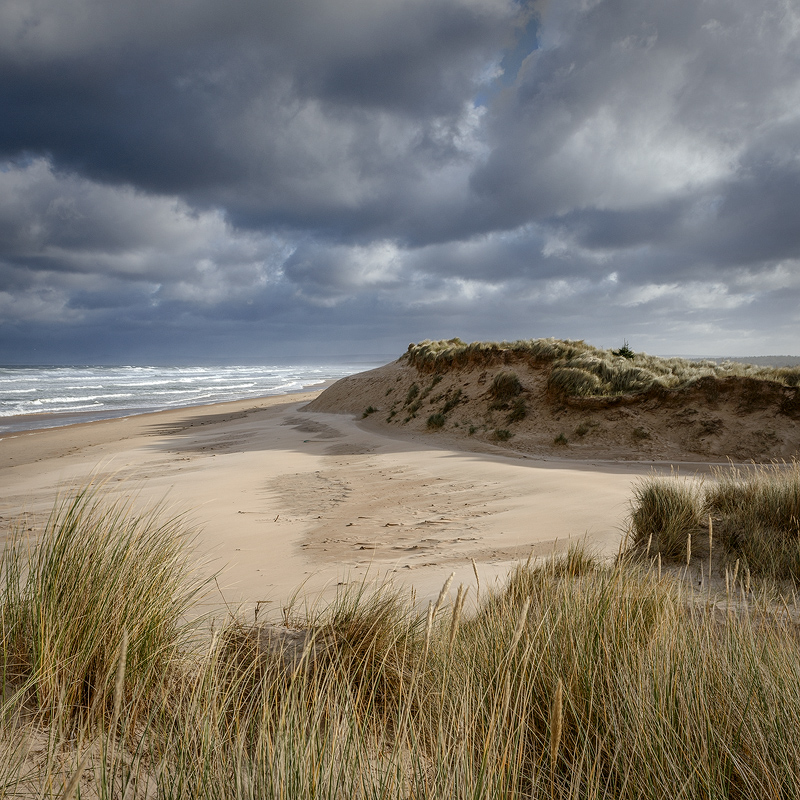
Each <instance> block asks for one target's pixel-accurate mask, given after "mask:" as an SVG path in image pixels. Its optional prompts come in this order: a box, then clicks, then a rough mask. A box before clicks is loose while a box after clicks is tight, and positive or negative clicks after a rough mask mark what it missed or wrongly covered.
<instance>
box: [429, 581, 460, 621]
mask: <svg viewBox="0 0 800 800" xmlns="http://www.w3.org/2000/svg"><path fill="white" fill-rule="evenodd" d="M455 576H456V574H455V572H451V573H450V577H449V578H448V579H447V580H446V581H445V582H444V585H443V586H442V590H441V591H440V592H439V597H437V598H436V605H435V606H434V607H433V616H434V617H435V616H436V615H437V614H438V613H439V609H441V607H442V606H443V605H444V601H445V599H446V598H447V593H448V592H449V591H450V584H451V583H452V582H453V578H455Z"/></svg>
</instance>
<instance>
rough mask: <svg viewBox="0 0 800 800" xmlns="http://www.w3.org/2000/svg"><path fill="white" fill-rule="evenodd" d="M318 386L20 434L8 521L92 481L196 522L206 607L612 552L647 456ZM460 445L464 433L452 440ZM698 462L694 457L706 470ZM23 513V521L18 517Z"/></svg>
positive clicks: (271, 604) (34, 522) (426, 582)
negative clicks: (560, 450) (537, 445)
mask: <svg viewBox="0 0 800 800" xmlns="http://www.w3.org/2000/svg"><path fill="white" fill-rule="evenodd" d="M318 394H319V392H309V393H305V394H299V395H298V394H293V395H287V396H278V397H268V398H263V399H261V400H258V401H253V400H242V401H234V402H228V403H220V404H217V405H214V406H203V407H196V408H183V409H175V410H170V411H163V412H158V413H153V414H144V415H139V416H131V417H127V418H124V419H114V420H104V421H95V422H89V423H85V424H79V425H73V426H69V427H62V428H57V429H50V430H37V431H31V432H28V433H16V434H11V435H7V436H5V437H4V438H3V439H2V440H0V464H1V465H0V483H1V484H2V486H3V493H2V498H1V499H0V526H1V527H0V535H2V536H3V537H4V538H7V537H8V536H9V535H10V533H11V531H12V529H13V528H14V527H15V526H17V527H19V526H21V527H23V528H24V532H26V533H28V534H29V535H31V536H34V535H35V534H36V533H37V531H39V530H41V529H42V527H43V525H44V523H45V522H46V519H47V515H48V513H49V512H50V510H51V509H52V507H53V504H54V502H55V499H56V497H57V496H64V495H66V494H68V493H69V492H70V491H71V490H74V489H75V488H76V487H80V486H83V485H86V484H87V483H88V482H90V481H94V482H96V483H102V484H103V487H102V491H103V492H104V493H108V494H109V495H110V496H111V495H118V494H122V495H125V496H131V495H135V497H136V500H135V502H136V503H137V504H140V505H146V504H152V503H156V502H161V503H163V505H164V511H163V512H162V513H165V514H186V515H188V518H189V519H190V520H191V521H192V523H193V525H194V526H195V527H196V530H197V538H196V542H195V553H196V558H197V561H198V568H199V569H201V570H204V571H206V572H207V573H208V574H212V573H215V574H216V583H215V585H214V587H213V589H212V590H210V593H209V596H208V597H207V598H206V602H205V604H204V607H205V608H206V609H207V610H210V611H211V612H212V613H216V612H217V611H218V610H222V609H225V608H226V607H227V608H230V609H232V610H239V611H241V612H242V613H244V614H249V613H250V612H251V609H252V608H254V607H255V606H256V605H258V607H259V608H260V609H262V610H263V611H264V612H267V613H272V612H274V613H276V614H279V613H280V609H281V608H282V607H283V605H284V604H286V603H287V601H288V599H289V598H290V597H291V596H292V595H293V594H294V593H295V592H299V593H300V596H302V597H304V598H318V597H321V596H324V595H325V594H329V593H330V592H331V591H333V590H334V589H335V587H336V586H337V585H338V584H340V583H341V582H345V581H360V580H363V579H365V578H366V579H367V580H373V579H374V580H383V579H385V578H390V579H392V580H395V581H399V582H401V583H403V584H406V585H407V584H410V585H413V586H414V587H415V589H416V590H417V593H418V596H419V597H420V598H421V599H424V598H425V597H428V596H435V594H436V593H437V592H438V590H439V587H440V586H441V585H442V582H443V580H444V579H445V578H446V577H447V576H448V575H449V574H450V573H451V572H455V573H456V578H455V580H456V585H457V584H458V583H459V582H463V583H465V584H474V583H475V576H474V573H473V567H472V559H474V560H475V562H476V564H477V565H478V574H479V576H480V579H481V581H482V582H483V584H484V586H488V585H489V584H491V583H492V582H494V581H495V580H496V579H498V578H502V577H503V576H505V575H506V574H507V572H508V569H509V568H510V567H511V565H512V564H513V563H514V562H515V561H517V560H520V559H521V560H525V559H527V558H528V556H529V555H531V554H533V556H534V557H537V556H549V555H551V554H552V553H553V552H561V551H563V550H565V549H566V548H567V547H568V546H569V544H570V543H574V542H577V541H579V540H585V542H586V544H587V545H588V547H589V548H590V549H592V550H595V551H597V552H599V553H601V554H603V555H613V554H614V553H616V552H617V550H618V548H619V545H620V537H621V536H622V535H623V532H624V529H625V519H626V514H627V512H628V501H629V498H630V492H631V484H632V483H633V482H634V481H635V480H636V479H637V478H638V477H639V476H641V475H645V474H648V473H650V472H651V471H652V470H653V469H654V468H661V469H663V468H665V467H664V465H661V466H660V467H657V466H656V467H654V465H653V464H647V463H635V464H626V463H615V462H610V461H605V462H604V461H587V462H576V461H574V460H572V461H558V460H541V459H535V458H532V457H529V456H525V455H521V454H516V453H513V452H509V451H508V450H507V449H504V450H500V449H499V448H492V447H491V446H487V445H483V446H481V447H480V448H477V451H476V450H473V451H470V450H465V449H462V448H463V443H458V442H452V441H449V440H448V439H447V438H445V437H442V436H436V435H432V434H419V433H416V434H415V433H407V434H401V433H398V432H397V431H396V430H391V429H389V428H388V426H385V425H381V423H380V422H377V421H375V420H374V419H365V420H362V419H359V418H357V417H354V416H353V415H349V414H323V413H311V412H308V411H304V410H303V409H304V406H305V405H306V404H307V403H308V402H309V401H310V400H312V399H313V398H315V397H316V396H317V395H318ZM456 445H458V447H457V446H456ZM696 466H697V465H695V468H696ZM23 519H24V521H23Z"/></svg>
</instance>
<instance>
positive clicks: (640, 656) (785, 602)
mask: <svg viewBox="0 0 800 800" xmlns="http://www.w3.org/2000/svg"><path fill="white" fill-rule="evenodd" d="M793 469H794V470H795V471H794V472H793V473H791V471H789V472H790V473H791V474H792V475H794V478H792V480H795V479H796V468H793ZM749 478H752V480H751V481H750V483H747V481H748V480H749ZM726 480H727V482H726ZM786 480H789V479H788V478H787V479H786ZM783 481H784V474H783V473H781V474H780V475H779V473H778V471H770V470H768V469H764V470H760V471H757V472H755V473H752V475H743V474H737V473H732V474H730V476H729V478H727V479H721V480H719V481H717V484H716V489H715V491H716V494H714V493H711V494H709V492H708V491H707V487H705V486H704V487H703V488H702V491H700V490H698V491H695V492H694V493H693V494H691V499H692V502H695V501H696V502H698V503H699V502H700V498H707V497H712V495H713V497H715V498H717V500H716V501H715V502H718V503H719V507H720V508H722V507H723V506H724V507H725V508H727V509H735V508H737V507H738V506H737V503H738V500H737V498H738V497H739V495H736V493H735V492H732V491H731V487H732V486H735V487H736V488H737V489H738V488H739V487H740V486H741V485H745V484H746V485H747V486H750V485H751V484H752V485H757V486H760V487H761V489H758V488H756V489H754V490H753V491H755V493H756V495H758V496H762V495H763V494H764V493H765V492H766V488H765V487H766V486H767V485H770V486H773V487H779V486H783V483H782V482H783ZM680 485H682V484H680ZM645 489H646V487H640V490H639V496H638V497H637V499H635V500H634V510H633V517H634V519H636V515H637V513H638V511H639V509H640V508H641V506H642V504H643V497H644V495H645V494H646V491H645ZM762 489H763V491H762ZM709 491H710V490H709ZM776 491H779V492H783V491H784V490H783V489H782V488H776ZM759 492H761V495H759ZM742 496H744V495H742ZM781 496H783V495H781ZM724 498H726V499H724ZM765 502H769V501H765ZM637 503H638V505H637ZM726 504H727V505H726ZM676 507H678V508H680V507H681V506H680V504H677V506H676ZM669 513H672V512H671V511H670V512H669ZM730 513H731V516H730V519H731V520H733V519H735V518H736V513H737V512H735V511H731V512H730ZM743 513H744V514H745V516H746V514H748V513H750V512H749V511H746V512H743ZM744 519H745V517H742V518H741V520H742V526H741V529H740V535H741V536H744V537H745V538H746V537H747V536H748V535H749V534H748V532H747V531H748V527H747V525H748V524H749V523H747V524H745V522H744ZM701 522H702V515H700V516H698V517H697V518H691V519H689V520H688V522H687V524H689V523H691V524H697V525H699V524H700V523H701ZM636 524H637V525H638V524H639V523H638V522H637V523H636ZM682 524H683V523H682ZM732 524H733V523H731V525H732ZM636 531H637V532H636V536H637V537H638V542H635V543H634V544H633V547H632V548H631V554H630V555H629V556H626V555H625V554H623V555H622V556H621V557H620V558H618V559H617V560H616V561H615V562H613V563H601V562H599V561H598V560H597V559H595V558H593V557H592V556H591V554H589V553H587V552H586V551H585V550H582V549H580V548H572V549H571V550H570V551H569V553H568V554H567V555H565V556H562V557H559V558H555V559H551V560H545V561H541V562H533V563H531V562H529V563H525V564H520V565H518V566H517V567H516V569H514V571H513V572H512V573H511V574H510V575H509V578H508V581H507V583H506V584H505V586H503V587H502V588H492V589H487V588H486V587H485V586H484V587H481V586H480V583H479V582H476V584H475V585H472V586H470V587H463V586H462V587H459V588H458V589H457V590H456V587H453V586H451V585H450V583H449V581H448V582H447V583H446V584H445V586H444V587H443V588H442V592H441V594H440V596H439V598H438V600H437V601H436V602H435V603H431V604H430V605H428V607H427V608H425V607H422V608H421V607H420V606H419V605H418V604H417V603H415V601H414V597H413V595H412V594H410V593H408V592H406V591H404V590H400V589H397V588H393V587H392V586H391V585H372V584H359V585H356V586H354V585H349V586H345V587H342V588H341V590H340V593H339V595H338V597H337V598H336V599H335V600H334V601H333V602H331V603H329V604H327V605H324V606H319V607H314V606H305V607H304V608H303V609H301V608H299V606H297V607H295V608H293V609H288V610H287V611H286V618H285V619H284V620H283V622H282V623H281V624H276V623H274V622H273V623H272V624H264V623H263V621H262V622H261V623H258V624H257V621H250V620H245V619H242V618H231V619H229V620H228V621H226V622H225V623H224V624H222V625H221V626H216V627H215V629H214V630H213V631H209V630H205V629H203V628H202V626H201V627H198V625H197V624H196V623H195V624H189V623H188V622H186V612H187V610H188V607H189V604H190V603H191V602H192V601H193V600H194V599H196V598H198V597H199V593H201V592H202V587H203V581H202V579H200V578H199V576H197V575H196V574H194V573H193V571H192V569H191V568H190V561H189V559H188V555H189V552H190V551H189V550H188V549H187V548H188V546H189V539H190V532H188V530H187V526H186V525H185V523H184V521H183V520H181V519H166V520H165V521H161V520H160V518H159V516H158V515H157V514H155V513H148V514H143V515H142V514H137V513H135V512H134V511H133V510H132V508H131V507H129V506H124V505H123V506H120V505H113V504H112V505H106V504H105V503H104V502H103V500H102V498H101V496H100V495H99V494H97V493H93V492H91V491H84V492H80V493H78V494H77V495H76V496H75V497H74V498H71V499H68V500H67V501H65V502H64V503H62V504H60V505H59V506H58V507H57V508H56V510H55V511H54V513H53V516H52V517H51V520H50V523H49V524H48V526H47V531H46V533H45V535H44V536H43V537H41V538H40V539H39V540H38V541H37V542H35V543H31V542H27V541H26V540H24V539H22V538H18V539H17V540H16V542H15V543H14V544H13V545H12V546H11V547H9V548H8V549H7V550H6V552H5V554H4V556H3V561H2V583H0V586H2V592H3V596H2V599H1V600H0V608H2V619H0V622H1V623H2V645H3V646H2V669H3V673H2V676H3V705H2V718H1V723H2V736H1V737H0V755H1V756H2V758H0V794H2V795H3V796H29V797H73V796H77V792H80V796H81V797H101V798H137V797H158V798H161V797H164V798H184V797H185V798H347V800H353V799H354V798H397V799H398V800H399V799H400V798H404V799H405V798H442V799H444V798H470V799H471V800H474V799H475V798H501V797H502V798H516V797H519V798H523V797H524V798H554V797H557V798H636V799H637V800H638V798H642V797H648V798H667V797H669V798H678V797H687V798H689V797H730V798H753V797H776V798H778V797H794V796H797V795H798V794H800V736H797V735H794V734H795V733H796V732H798V731H800V649H799V648H798V644H799V643H800V642H799V641H798V627H797V622H796V620H797V607H796V598H794V596H793V595H787V596H786V597H784V598H783V599H782V600H780V601H779V602H777V603H776V602H774V600H775V596H774V595H768V594H766V593H763V594H759V592H758V591H756V589H755V588H754V587H755V584H753V585H748V586H745V584H744V573H743V571H742V570H740V571H739V573H738V575H737V576H736V577H734V578H733V581H732V584H730V585H729V586H728V597H727V600H726V598H725V597H724V596H723V598H722V600H721V601H719V602H717V603H714V602H711V601H710V600H706V596H705V595H702V596H697V595H696V594H694V593H693V590H692V589H691V584H689V583H687V582H686V581H683V580H681V579H680V577H674V576H670V575H667V574H666V572H663V573H662V572H661V571H660V570H659V569H658V568H657V566H656V565H655V560H654V559H653V558H652V554H653V552H654V548H655V547H656V546H659V547H660V546H661V545H660V539H658V536H657V535H655V534H654V536H653V542H651V547H650V548H649V549H650V552H649V553H647V556H648V557H647V558H645V559H641V558H639V556H640V555H641V551H642V548H641V546H640V544H641V539H642V537H643V536H644V534H645V531H646V528H641V529H639V528H637V529H636ZM678 555H680V553H678ZM478 575H479V573H478V570H477V569H476V578H478ZM204 631H205V632H204Z"/></svg>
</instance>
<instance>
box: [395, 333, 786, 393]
mask: <svg viewBox="0 0 800 800" xmlns="http://www.w3.org/2000/svg"><path fill="white" fill-rule="evenodd" d="M401 358H402V359H403V360H405V361H407V362H408V363H409V364H410V365H412V366H414V367H416V368H417V369H418V370H419V371H420V372H437V373H445V372H447V371H449V370H451V369H459V368H461V369H463V368H468V367H486V366H492V365H496V364H503V363H506V364H513V363H520V362H521V363H527V364H530V365H532V366H541V365H549V366H550V367H551V371H550V375H549V378H548V388H549V389H551V390H552V391H554V392H556V393H561V394H565V395H567V396H574V397H592V396H596V397H608V396H615V395H622V394H636V393H642V392H647V391H649V390H652V389H658V388H661V389H680V388H684V387H687V386H690V385H692V384H693V383H696V382H697V381H698V380H700V379H702V378H730V377H738V378H753V379H756V380H760V381H770V382H773V383H777V384H780V385H783V386H791V387H796V386H800V367H781V368H776V367H765V366H755V365H752V364H742V363H739V362H733V361H725V362H722V363H717V362H716V361H710V360H706V361H688V360H686V359H683V358H659V357H658V356H651V355H648V354H647V353H636V352H634V351H633V350H632V349H631V348H630V347H629V345H628V343H627V342H625V343H624V345H623V346H622V347H620V348H619V349H618V350H602V349H600V348H597V347H593V346H592V345H590V344H586V342H584V341H569V340H562V339H552V338H550V339H526V340H519V341H515V342H472V343H471V344H467V343H465V342H462V341H461V340H460V339H457V338H456V339H447V340H441V341H430V340H426V341H423V342H420V343H419V344H411V345H409V346H408V350H407V351H406V353H404V354H403V356H402V357H401Z"/></svg>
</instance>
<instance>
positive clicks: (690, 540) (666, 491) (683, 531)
mask: <svg viewBox="0 0 800 800" xmlns="http://www.w3.org/2000/svg"><path fill="white" fill-rule="evenodd" d="M631 524H632V536H633V543H634V545H635V546H636V547H638V548H639V549H640V550H641V549H643V550H645V551H647V552H648V553H651V554H655V553H661V554H662V555H663V556H665V557H667V558H673V559H678V560H681V561H683V560H685V559H686V558H687V556H689V555H692V556H693V557H694V558H696V559H697V558H704V557H705V558H708V545H707V542H708V541H709V527H710V532H711V548H712V550H713V549H714V548H716V552H715V555H716V556H717V558H718V559H719V558H722V559H723V565H724V566H727V565H730V566H731V567H733V565H734V564H735V563H736V562H737V561H738V562H739V563H740V565H741V568H742V569H745V570H747V571H748V572H749V573H750V574H752V575H754V576H763V577H766V578H769V579H773V580H778V581H781V580H790V581H793V582H794V583H800V464H798V462H796V461H793V462H791V463H790V464H777V463H775V464H768V465H751V466H745V467H733V466H730V467H715V468H714V469H713V470H712V474H711V477H710V478H709V479H707V480H706V481H704V482H700V481H696V480H692V479H680V478H677V477H671V478H657V477H649V478H646V479H644V480H642V481H640V482H639V483H638V485H637V486H636V487H635V488H634V498H633V503H632V513H631ZM689 551H691V552H689Z"/></svg>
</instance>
